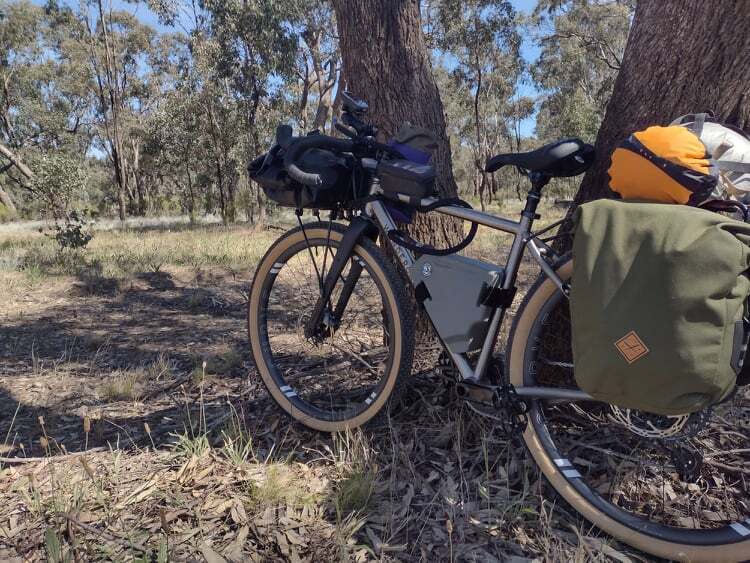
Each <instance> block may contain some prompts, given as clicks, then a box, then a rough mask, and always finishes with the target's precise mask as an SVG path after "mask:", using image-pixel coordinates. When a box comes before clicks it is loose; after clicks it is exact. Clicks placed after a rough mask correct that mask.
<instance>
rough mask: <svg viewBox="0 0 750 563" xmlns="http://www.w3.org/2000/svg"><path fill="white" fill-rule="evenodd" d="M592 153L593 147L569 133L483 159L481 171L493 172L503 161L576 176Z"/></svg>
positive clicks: (584, 167) (527, 168) (536, 169)
mask: <svg viewBox="0 0 750 563" xmlns="http://www.w3.org/2000/svg"><path fill="white" fill-rule="evenodd" d="M594 156H595V153H594V147H592V146H591V145H589V144H587V143H584V142H583V141H581V140H580V139H576V138H572V137H571V138H569V139H562V140H560V141H555V142H554V143H549V144H547V145H544V146H543V147H539V148H538V149H536V150H533V151H529V152H516V153H506V154H498V155H497V156H493V157H492V158H488V159H487V166H486V167H485V171H486V172H495V171H496V170H498V169H499V168H502V167H503V166H505V165H506V164H512V165H514V166H518V167H519V168H523V169H524V170H527V171H529V172H541V173H543V174H546V175H547V176H555V177H564V176H577V175H578V174H582V173H583V172H585V171H586V170H587V169H588V168H589V167H590V166H591V164H592V163H593V162H594Z"/></svg>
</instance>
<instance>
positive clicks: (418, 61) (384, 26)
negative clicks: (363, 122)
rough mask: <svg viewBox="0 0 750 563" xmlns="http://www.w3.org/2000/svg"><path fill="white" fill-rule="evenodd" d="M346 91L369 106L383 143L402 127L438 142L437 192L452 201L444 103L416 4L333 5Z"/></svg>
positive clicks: (340, 0) (411, 0) (344, 0)
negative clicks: (420, 131)
mask: <svg viewBox="0 0 750 563" xmlns="http://www.w3.org/2000/svg"><path fill="white" fill-rule="evenodd" d="M333 6H334V9H335V11H336V22H337V25H338V31H339V42H340V45H341V53H342V57H343V63H344V78H345V82H346V83H347V87H348V89H349V90H351V91H352V93H353V94H355V95H356V96H360V97H363V98H365V99H366V100H367V102H368V103H369V105H370V116H371V118H372V119H373V121H374V122H375V124H376V125H377V126H378V127H379V128H380V131H381V132H382V135H383V137H384V138H388V137H390V136H391V135H393V134H394V133H396V132H397V131H398V129H399V128H400V127H401V125H403V124H404V122H407V121H408V122H410V123H411V124H412V125H417V126H420V127H425V128H426V129H429V130H430V131H433V132H434V133H435V134H436V135H437V136H438V139H439V147H438V150H437V151H436V154H435V165H436V167H437V172H438V190H439V192H440V194H441V195H443V196H449V197H452V196H455V195H456V190H457V188H456V181H455V180H454V179H453V170H452V167H451V166H452V165H451V150H450V143H449V142H448V137H447V135H446V132H445V116H444V114H443V103H442V101H441V100H440V93H439V92H438V88H437V84H436V83H435V79H434V77H433V75H432V69H431V67H430V56H429V53H428V51H427V46H426V45H425V41H424V36H423V34H422V22H421V18H420V14H419V2H418V1H417V0H333Z"/></svg>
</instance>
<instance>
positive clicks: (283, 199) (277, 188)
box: [248, 145, 356, 209]
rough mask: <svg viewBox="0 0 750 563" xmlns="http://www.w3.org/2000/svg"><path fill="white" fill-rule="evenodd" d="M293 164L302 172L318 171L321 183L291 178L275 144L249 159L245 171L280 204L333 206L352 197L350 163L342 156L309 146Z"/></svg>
mask: <svg viewBox="0 0 750 563" xmlns="http://www.w3.org/2000/svg"><path fill="white" fill-rule="evenodd" d="M296 164H297V166H299V167H300V168H301V169H302V170H304V171H305V172H309V173H312V174H319V175H320V176H321V178H322V180H323V183H322V184H321V185H320V186H305V185H303V184H300V183H299V182H295V181H294V180H292V179H291V178H290V177H289V175H288V174H287V173H286V170H285V169H284V149H283V148H281V147H280V146H279V145H276V146H275V147H273V148H272V149H271V150H270V151H268V152H267V153H266V154H263V155H261V156H259V157H258V158H256V159H255V160H253V161H252V162H251V163H250V165H249V166H248V173H249V175H250V178H252V179H253V180H255V181H256V182H258V184H259V185H260V187H261V188H263V192H264V193H265V194H266V196H267V197H268V199H270V200H271V201H274V202H276V203H277V204H278V205H281V206H282V207H294V208H296V209H334V208H335V207H339V206H340V205H341V204H342V203H344V202H346V201H349V200H352V199H355V198H356V194H355V193H354V191H353V190H354V184H353V182H352V167H351V166H350V165H349V163H348V162H347V160H346V157H343V156H339V155H337V154H335V153H333V152H331V151H326V150H322V149H309V150H307V151H305V152H304V153H303V154H302V155H301V156H300V157H299V158H298V159H297V160H296Z"/></svg>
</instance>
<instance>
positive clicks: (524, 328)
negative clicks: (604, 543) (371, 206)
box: [508, 260, 750, 563]
mask: <svg viewBox="0 0 750 563" xmlns="http://www.w3.org/2000/svg"><path fill="white" fill-rule="evenodd" d="M572 271H573V261H572V260H569V261H567V262H564V263H563V264H561V265H560V266H559V267H558V269H557V273H558V275H559V276H560V277H561V278H562V279H569V278H570V276H571V274H572ZM535 287H536V289H535V290H534V289H533V288H532V291H533V293H530V295H529V297H528V298H527V300H525V301H524V305H522V308H521V310H519V312H518V318H517V320H516V321H515V323H514V330H513V331H512V338H513V340H512V342H511V343H510V356H509V362H508V366H509V370H510V381H511V383H513V385H515V386H521V385H523V375H524V374H523V372H524V369H523V368H524V365H523V364H524V362H523V357H524V353H525V349H526V342H527V340H528V338H529V333H530V331H531V328H532V325H533V324H534V321H535V319H536V317H537V315H538V314H539V311H540V310H541V308H542V306H543V305H544V303H545V302H546V301H547V300H548V299H549V298H550V297H551V296H552V295H553V294H554V292H556V291H558V290H557V287H556V286H555V285H554V284H553V283H552V282H551V281H550V280H549V279H546V280H545V281H544V282H543V283H542V284H541V285H539V286H535ZM523 439H524V441H525V442H526V446H527V447H528V449H529V451H530V452H531V455H532V456H533V458H534V461H536V463H537V465H538V466H539V468H540V469H541V470H542V472H543V473H544V476H545V477H546V478H547V479H548V480H549V482H550V484H551V485H552V486H553V487H554V488H555V490H557V492H558V493H560V494H561V495H562V496H563V498H564V499H565V500H566V501H567V502H568V503H570V505H571V506H573V508H575V509H576V510H577V511H578V512H579V513H580V514H581V515H582V516H584V517H585V518H586V519H587V520H589V521H590V522H592V523H593V524H595V525H596V526H598V527H599V528H601V529H602V530H604V531H605V532H607V533H609V534H611V535H613V536H615V537H616V538H618V539H620V540H622V541H624V542H625V543H627V544H629V545H632V546H633V547H636V548H638V549H641V550H643V551H645V552H647V553H650V554H652V555H656V556H658V557H663V558H666V559H675V560H678V561H705V562H707V563H709V562H710V563H717V562H719V561H728V562H729V561H731V562H736V561H745V560H748V559H750V539H748V540H746V541H742V542H738V543H734V544H730V545H726V546H716V547H704V546H696V545H684V544H677V543H671V542H666V541H663V540H658V539H655V538H652V537H650V536H646V535H644V534H641V533H639V532H636V531H635V530H632V529H631V528H628V527H626V526H624V525H622V524H620V523H619V522H617V521H615V520H613V519H612V518H610V517H609V516H607V515H606V514H603V513H602V512H600V511H599V510H597V509H596V508H594V507H593V506H592V505H591V503H589V502H588V501H587V500H586V499H585V498H584V497H582V496H581V495H580V494H579V493H578V491H576V490H575V489H574V488H573V487H572V486H571V485H570V484H569V483H568V481H567V479H565V477H563V475H562V474H561V473H560V472H559V471H558V470H557V467H556V466H555V464H554V463H552V461H551V460H550V459H549V457H548V456H547V454H546V452H545V450H544V448H543V447H542V444H541V442H540V440H539V437H538V436H537V433H536V431H535V430H534V427H533V425H532V424H531V423H529V425H528V426H527V428H526V431H525V432H524V434H523Z"/></svg>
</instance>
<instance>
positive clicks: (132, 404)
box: [0, 227, 643, 562]
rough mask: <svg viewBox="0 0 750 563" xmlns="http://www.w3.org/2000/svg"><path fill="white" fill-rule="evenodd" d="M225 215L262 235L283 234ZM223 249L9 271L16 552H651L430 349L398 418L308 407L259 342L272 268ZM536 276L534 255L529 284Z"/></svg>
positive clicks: (213, 557)
mask: <svg viewBox="0 0 750 563" xmlns="http://www.w3.org/2000/svg"><path fill="white" fill-rule="evenodd" d="M216 229H219V230H220V235H216V236H223V237H226V238H227V240H228V241H229V243H228V247H232V246H233V243H232V241H236V242H237V243H238V244H239V241H245V242H247V241H250V243H252V244H253V245H254V246H257V247H258V248H260V249H261V250H262V249H264V248H265V247H267V246H268V244H269V243H270V241H271V240H272V239H273V238H275V237H276V236H278V234H279V232H278V230H277V229H276V230H270V231H261V230H257V229H235V230H224V231H221V228H219V227H216ZM206 232H208V231H206V230H204V231H202V232H201V233H191V231H189V230H186V231H184V233H182V234H181V235H180V236H182V237H184V238H185V239H186V240H185V242H184V243H185V244H186V245H188V246H189V245H190V244H192V242H191V237H193V239H194V240H193V242H195V240H197V238H195V237H201V236H206V237H208V236H214V235H212V234H210V233H209V234H208V235H206V234H205V233H206ZM131 234H132V235H133V239H132V240H136V241H137V240H139V239H140V238H142V237H141V235H140V234H139V233H138V232H135V233H134V234H133V233H131ZM172 234H173V233H170V234H169V235H167V234H164V235H163V237H164V238H163V239H160V237H161V236H162V235H160V234H159V233H158V232H157V233H155V234H154V233H151V234H149V236H150V237H151V238H152V239H153V240H155V241H157V246H158V241H159V240H164V241H167V240H168V236H172ZM4 236H5V237H6V238H5V239H2V238H0V255H2V253H4V254H5V256H6V265H7V264H11V262H12V261H13V260H16V262H18V264H23V261H22V259H23V256H22V254H23V253H22V252H21V251H19V250H18V245H19V244H21V243H19V240H20V238H23V237H21V236H20V235H18V234H16V235H12V236H11V235H4ZM102 236H104V235H102ZM108 236H110V237H114V238H116V237H117V235H116V234H110V235H108ZM129 236H130V235H129ZM14 237H15V238H14ZM128 240H130V239H128ZM198 242H200V241H198ZM23 244H26V243H25V242H24V243H23ZM34 244H37V243H34ZM38 244H40V245H42V244H46V243H43V242H39V243H38ZM101 244H102V245H104V246H102V247H101V248H105V246H106V244H110V245H115V246H116V244H117V243H116V240H114V239H113V240H110V241H109V242H107V243H106V244H105V243H104V242H102V243H101ZM196 244H197V243H196ZM201 244H202V243H201ZM206 244H208V243H206ZM498 244H500V245H502V241H499V242H498V241H497V240H495V239H480V241H479V243H478V244H477V249H478V250H477V252H478V253H479V254H482V255H487V254H491V255H493V256H496V255H497V254H498V252H497V247H498ZM164 246H165V247H166V246H168V244H167V242H165V243H164ZM24 248H26V247H24ZM112 248H114V246H112ZM14 252H15V254H14ZM23 252H26V253H27V254H28V249H26V250H24V251H23ZM91 252H93V253H94V254H96V252H101V256H102V257H105V258H106V256H109V255H111V254H112V253H113V251H112V250H111V248H110V247H107V250H101V249H100V250H99V251H97V250H96V249H94V250H92V251H91ZM123 252H124V251H123ZM10 255H13V257H12V260H11V258H8V256H10ZM258 255H259V254H258ZM19 256H20V258H19ZM230 258H231V255H230ZM19 260H21V261H20V262H19ZM120 262H122V260H120ZM213 262H214V263H212V260H211V259H207V260H206V261H205V263H204V264H199V265H197V266H196V265H193V266H188V265H185V264H184V263H181V261H180V260H178V259H175V258H170V257H169V256H166V257H164V260H163V262H161V263H159V264H158V267H155V268H153V267H152V268H150V269H149V268H138V267H133V268H130V269H129V272H126V273H125V274H123V273H121V274H120V275H118V276H113V275H102V274H101V268H100V269H99V270H97V271H98V274H97V275H92V274H87V273H86V270H82V271H80V272H78V273H77V274H75V275H70V274H58V273H48V272H43V273H42V274H39V272H36V271H35V270H33V269H31V268H27V267H22V266H17V265H15V266H14V265H13V264H11V267H6V268H5V270H3V271H0V276H1V277H0V285H2V286H3V287H4V289H3V296H2V302H1V303H0V357H1V358H2V363H1V364H0V433H1V434H2V438H3V441H2V442H1V447H2V451H0V456H2V460H1V461H0V500H2V503H1V505H0V560H3V561H27V560H29V561H35V560H50V561H74V560H75V561H89V560H118V561H119V560H138V561H146V560H148V561H151V560H155V561H167V560H169V561H173V560H175V561H176V560H196V559H197V560H201V559H203V560H206V561H211V562H214V561H244V560H250V561H277V560H279V561H339V560H340V561H364V560H384V561H514V562H515V561H519V562H520V561H527V560H589V559H593V560H609V559H613V560H620V561H626V560H642V559H643V557H642V556H639V555H637V554H634V553H633V552H632V551H631V550H628V549H627V548H625V547H624V546H622V545H619V544H617V543H616V542H614V541H613V540H610V539H607V538H606V537H602V536H601V535H600V534H599V533H598V532H597V531H596V530H594V529H592V528H591V527H590V526H589V525H588V524H586V523H585V522H584V521H582V520H581V519H580V518H578V517H577V516H576V515H574V514H571V513H569V512H568V509H567V508H566V507H565V506H564V505H562V504H561V503H560V502H559V501H557V500H556V498H555V496H554V495H552V494H551V492H550V491H549V490H547V488H546V487H544V486H543V485H542V483H541V481H540V479H539V477H538V475H537V473H536V471H535V469H534V467H533V465H532V464H531V463H530V462H529V461H528V460H527V459H526V457H525V455H524V452H523V450H522V448H520V447H519V446H518V444H517V443H513V442H509V441H508V439H507V438H506V437H505V436H503V435H501V434H500V433H499V431H498V430H496V429H494V428H493V426H492V424H491V421H488V420H487V419H484V418H482V417H479V416H478V415H476V414H474V413H472V412H471V411H469V410H468V409H467V408H466V407H465V406H464V405H463V404H461V403H459V402H454V400H453V399H452V396H451V394H450V393H448V392H446V390H445V387H444V386H443V384H442V383H441V382H440V380H439V379H438V378H437V377H436V376H435V374H434V373H433V372H432V370H431V367H432V365H433V364H432V362H433V361H434V356H435V350H434V349H433V348H432V347H431V346H430V345H426V346H425V347H423V348H422V349H421V350H420V351H419V352H418V362H417V363H418V365H419V366H420V369H418V370H417V371H418V372H419V373H416V374H415V375H414V376H413V378H412V380H413V381H412V385H411V386H410V389H409V391H408V398H407V400H406V401H404V405H401V406H400V407H399V408H395V409H394V410H393V412H391V413H389V416H388V418H387V420H386V422H384V423H382V424H381V425H380V426H377V427H368V428H366V429H365V430H364V431H357V432H353V433H350V434H347V435H336V436H332V435H326V434H320V433H315V432H311V431H309V430H306V429H304V428H302V427H301V426H299V425H298V424H294V423H292V422H290V421H289V420H288V419H287V418H286V417H284V416H282V415H280V414H279V413H278V411H277V410H276V409H275V408H274V406H273V404H272V402H271V401H270V399H269V397H268V394H267V392H266V391H265V389H264V388H263V386H262V384H261V382H260V380H259V377H258V376H257V374H256V372H255V370H254V367H253V365H252V361H251V359H250V356H249V353H248V346H247V340H246V328H245V310H244V308H245V303H246V294H247V290H248V287H249V282H250V280H251V277H252V267H253V264H248V263H245V264H244V265H243V264H233V263H232V264H230V263H229V262H232V260H229V261H228V262H226V261H224V262H222V263H221V264H220V265H217V264H216V263H215V262H216V261H215V260H214V261H213ZM225 262H226V263H225ZM118 263H119V262H118ZM14 264H15V263H14ZM105 266H106V264H105ZM243 266H244V267H243ZM105 270H106V268H105ZM126 270H128V269H127V268H126ZM138 270H140V271H138ZM534 275H535V272H534V271H533V269H531V268H530V265H529V264H528V263H527V264H526V265H525V266H524V272H523V275H522V276H521V283H522V285H524V286H527V285H528V284H529V280H530V279H531V278H532V277H533V276H534Z"/></svg>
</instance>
